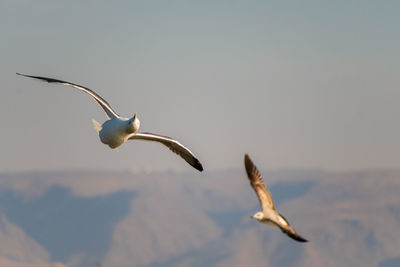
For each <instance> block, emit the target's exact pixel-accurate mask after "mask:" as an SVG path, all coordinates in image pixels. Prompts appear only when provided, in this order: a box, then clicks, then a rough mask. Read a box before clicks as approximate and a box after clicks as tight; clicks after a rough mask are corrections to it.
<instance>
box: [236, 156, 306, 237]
mask: <svg viewBox="0 0 400 267" xmlns="http://www.w3.org/2000/svg"><path fill="white" fill-rule="evenodd" d="M244 166H245V168H246V172H247V176H248V177H249V180H250V184H251V186H252V187H253V189H254V191H255V192H256V194H257V196H258V200H259V201H260V205H261V209H262V211H259V212H257V213H256V214H254V215H253V216H251V218H253V219H256V220H257V221H259V222H261V223H264V224H267V225H272V226H278V227H279V228H280V229H281V230H282V232H284V233H285V234H287V235H288V236H290V237H291V238H293V239H294V240H296V241H299V242H308V240H306V239H304V238H303V237H301V236H300V235H299V234H297V233H296V231H295V230H294V229H293V228H292V227H291V226H290V225H289V223H288V221H286V219H285V218H284V217H283V216H282V215H281V214H279V213H278V212H277V211H276V210H275V207H274V202H273V200H272V197H271V194H270V193H269V192H268V189H267V187H265V185H264V182H263V179H262V176H261V174H260V172H259V171H258V170H257V167H256V166H255V165H254V163H253V162H252V161H251V159H250V157H249V155H247V154H245V155H244Z"/></svg>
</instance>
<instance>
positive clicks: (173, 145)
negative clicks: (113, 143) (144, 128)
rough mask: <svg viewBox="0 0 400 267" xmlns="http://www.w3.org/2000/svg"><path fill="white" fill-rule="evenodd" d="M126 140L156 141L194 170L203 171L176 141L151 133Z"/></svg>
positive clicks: (191, 154)
mask: <svg viewBox="0 0 400 267" xmlns="http://www.w3.org/2000/svg"><path fill="white" fill-rule="evenodd" d="M128 139H132V140H133V139H140V140H146V141H156V142H160V143H161V144H163V145H165V146H167V147H168V148H169V149H170V150H171V151H172V152H174V153H176V154H178V155H179V156H181V157H182V158H183V159H184V160H186V162H187V163H189V164H190V165H192V166H193V167H194V168H195V169H197V170H199V171H203V166H202V165H201V163H200V161H199V160H198V159H197V158H196V157H195V156H194V154H193V153H192V152H191V151H190V150H189V149H188V148H186V147H185V146H184V145H182V144H181V143H179V142H178V141H176V140H174V139H172V138H170V137H167V136H161V135H156V134H152V133H135V134H132V135H131V136H130V137H129V138H128Z"/></svg>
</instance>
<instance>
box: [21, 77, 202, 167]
mask: <svg viewBox="0 0 400 267" xmlns="http://www.w3.org/2000/svg"><path fill="white" fill-rule="evenodd" d="M17 74H18V75H22V76H25V77H29V78H34V79H39V80H43V81H46V82H48V83H58V84H62V85H67V86H72V87H75V88H76V89H78V90H81V91H83V92H85V93H87V94H89V95H91V96H92V97H93V98H94V100H96V102H97V103H98V104H99V105H100V106H101V107H102V108H103V110H104V111H105V112H106V114H107V117H108V118H109V119H108V120H107V121H105V122H104V123H103V124H100V123H99V122H97V121H95V120H94V119H93V120H92V121H93V125H94V128H95V129H96V131H97V132H98V134H99V137H100V140H101V142H102V143H103V144H106V145H108V146H109V147H110V148H117V147H119V146H120V145H122V144H123V143H125V142H126V141H127V140H135V139H139V140H146V141H156V142H159V143H161V144H163V145H165V146H166V147H168V148H169V149H170V150H171V151H172V152H174V153H176V154H178V155H179V156H181V157H182V158H183V159H184V160H185V161H186V162H187V163H189V164H190V165H191V166H192V167H193V168H195V169H197V170H199V171H203V166H202V165H201V163H200V161H199V160H198V159H197V158H196V157H195V156H194V154H193V153H192V152H191V151H190V150H189V149H188V148H186V147H185V146H184V145H182V144H181V143H179V142H178V141H176V140H174V139H172V138H170V137H167V136H162V135H156V134H152V133H139V132H138V130H139V127H140V121H139V119H138V118H137V116H136V113H135V114H134V116H133V117H132V118H125V117H121V116H120V115H118V114H117V113H116V112H115V111H114V110H113V109H112V108H111V106H110V104H108V102H107V101H106V100H104V99H103V98H102V97H101V96H99V95H98V94H96V93H95V92H93V91H92V90H90V89H89V88H86V87H84V86H81V85H78V84H74V83H70V82H66V81H61V80H57V79H53V78H46V77H40V76H31V75H25V74H20V73H17Z"/></svg>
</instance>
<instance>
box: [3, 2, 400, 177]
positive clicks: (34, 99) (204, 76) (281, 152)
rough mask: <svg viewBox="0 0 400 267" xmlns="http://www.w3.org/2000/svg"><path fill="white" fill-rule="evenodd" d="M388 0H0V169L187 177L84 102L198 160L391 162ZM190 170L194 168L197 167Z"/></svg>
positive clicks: (394, 37) (397, 152)
mask: <svg viewBox="0 0 400 267" xmlns="http://www.w3.org/2000/svg"><path fill="white" fill-rule="evenodd" d="M399 12H400V4H399V3H398V2H397V1H329V2H328V1H301V3H300V1H196V2H195V1H68V3H67V2H66V1H53V0H46V1H28V0H2V1H0V33H1V37H0V38H1V41H0V58H1V60H0V79H1V81H2V85H1V91H0V92H1V97H0V114H1V115H0V123H1V137H2V138H1V139H0V148H1V150H0V151H1V152H0V171H17V170H29V169H45V170H47V169H98V168H99V169H130V170H140V169H143V168H146V169H150V168H151V169H155V170H167V169H171V170H177V171H182V170H184V171H192V169H191V167H190V166H189V165H187V164H186V163H185V162H184V161H183V160H181V159H180V158H179V157H178V156H176V155H174V154H172V153H171V152H170V151H168V149H166V148H164V147H162V146H160V145H159V144H153V143H148V142H139V141H132V142H128V143H126V144H125V145H123V146H122V147H120V148H119V151H118V152H117V151H113V150H111V149H110V148H108V147H106V146H105V145H103V144H101V143H100V141H99V139H98V137H97V135H96V132H95V131H94V129H93V126H92V123H91V119H92V118H95V119H96V120H99V121H101V122H103V121H104V120H105V119H106V116H105V114H104V112H103V111H102V109H101V108H100V107H99V106H98V105H97V104H96V102H95V101H94V100H93V99H91V97H90V96H88V95H86V94H84V93H82V92H79V91H77V90H76V89H73V88H70V87H65V86H61V85H49V84H46V83H43V82H40V81H37V80H33V79H28V78H24V77H21V76H17V75H15V72H22V73H26V74H32V75H42V76H47V77H53V78H59V79H64V80H67V81H70V82H74V83H78V84H81V85H84V86H87V87H89V88H91V89H93V90H95V91H96V92H97V93H99V94H100V95H101V96H103V97H104V98H105V99H106V100H107V101H108V102H109V103H110V104H111V105H112V106H113V107H114V109H115V110H116V111H117V112H118V113H120V114H121V115H126V116H132V115H133V113H134V112H137V113H138V116H139V119H140V120H141V130H142V131H149V132H154V133H159V134H163V135H168V136H171V137H175V138H177V139H178V140H179V141H181V142H182V143H183V144H185V145H186V146H188V147H189V148H190V149H191V150H192V151H193V152H194V153H195V154H196V155H197V156H198V158H199V159H200V161H201V162H202V163H203V166H204V167H205V169H206V170H215V169H225V168H242V165H243V163H242V159H243V154H244V153H245V152H247V153H249V154H250V155H252V158H254V159H255V160H256V162H257V164H258V166H260V168H261V169H269V168H282V167H301V168H303V167H304V168H306V167H313V168H314V167H315V168H324V169H335V170H344V169H360V168H399V167H400V142H399V137H400V123H399V122H400V104H399V103H400V86H399V85H400V75H399V69H400V53H399V51H400V50H399V47H400V34H399V32H398V31H399V28H400V17H399ZM193 171H194V170H193Z"/></svg>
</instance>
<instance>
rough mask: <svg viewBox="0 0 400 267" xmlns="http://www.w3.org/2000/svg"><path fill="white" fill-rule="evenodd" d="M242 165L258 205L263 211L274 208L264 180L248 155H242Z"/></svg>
mask: <svg viewBox="0 0 400 267" xmlns="http://www.w3.org/2000/svg"><path fill="white" fill-rule="evenodd" d="M244 166H245V168H246V172H247V177H248V178H249V180H250V184H251V186H252V187H253V189H254V191H255V192H256V194H257V196H258V200H259V201H260V205H261V208H262V210H263V211H267V210H269V209H273V210H274V209H275V208H274V201H273V200H272V197H271V194H270V193H269V191H268V189H267V187H266V186H265V185H264V181H263V179H262V176H261V174H260V172H259V171H258V170H257V167H256V166H255V165H254V163H253V162H252V161H251V159H250V157H249V155H247V154H245V155H244Z"/></svg>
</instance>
